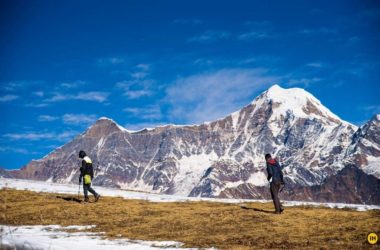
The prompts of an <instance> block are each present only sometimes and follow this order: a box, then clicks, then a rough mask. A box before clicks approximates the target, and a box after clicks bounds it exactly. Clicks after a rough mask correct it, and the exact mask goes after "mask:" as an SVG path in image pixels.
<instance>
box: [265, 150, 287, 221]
mask: <svg viewBox="0 0 380 250" xmlns="http://www.w3.org/2000/svg"><path fill="white" fill-rule="evenodd" d="M265 161H266V163H267V172H268V177H267V178H268V181H269V183H270V194H271V196H272V200H273V204H274V208H275V209H276V211H275V213H276V214H280V213H282V212H283V211H284V209H283V208H282V207H281V203H280V199H279V198H278V192H279V190H280V188H281V185H283V184H284V176H283V174H282V167H281V166H280V164H279V163H278V162H277V161H276V160H275V159H273V158H272V156H271V155H270V154H266V155H265Z"/></svg>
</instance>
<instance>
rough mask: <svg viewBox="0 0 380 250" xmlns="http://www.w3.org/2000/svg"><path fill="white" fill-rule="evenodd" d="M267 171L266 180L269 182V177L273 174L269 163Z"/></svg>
mask: <svg viewBox="0 0 380 250" xmlns="http://www.w3.org/2000/svg"><path fill="white" fill-rule="evenodd" d="M267 172H268V176H267V179H268V181H269V182H270V179H271V178H272V176H273V169H272V168H271V167H270V166H269V165H267Z"/></svg>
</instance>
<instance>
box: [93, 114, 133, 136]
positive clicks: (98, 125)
mask: <svg viewBox="0 0 380 250" xmlns="http://www.w3.org/2000/svg"><path fill="white" fill-rule="evenodd" d="M114 132H128V130H126V129H125V128H123V127H122V126H120V125H119V124H117V123H116V122H115V121H114V120H112V119H110V118H108V117H100V118H99V119H98V120H97V121H96V122H95V124H93V125H92V126H91V127H89V128H88V129H87V131H86V134H87V135H90V136H94V137H102V136H103V135H106V134H110V133H114Z"/></svg>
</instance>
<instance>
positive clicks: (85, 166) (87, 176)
mask: <svg viewBox="0 0 380 250" xmlns="http://www.w3.org/2000/svg"><path fill="white" fill-rule="evenodd" d="M79 158H81V159H82V166H81V167H80V169H79V170H80V175H79V186H80V184H81V182H82V179H83V193H84V202H89V199H88V192H90V193H92V194H93V195H94V197H95V202H97V201H98V200H99V198H100V195H99V194H98V193H96V191H95V190H94V189H93V188H92V187H91V181H92V179H93V178H94V169H93V167H92V160H91V159H90V157H88V156H87V155H86V152H84V151H83V150H81V151H79Z"/></svg>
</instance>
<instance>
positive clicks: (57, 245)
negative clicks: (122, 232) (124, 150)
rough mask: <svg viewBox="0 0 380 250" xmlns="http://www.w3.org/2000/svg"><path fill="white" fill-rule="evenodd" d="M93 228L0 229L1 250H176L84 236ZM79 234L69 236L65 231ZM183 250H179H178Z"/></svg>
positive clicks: (161, 244) (164, 245)
mask: <svg viewBox="0 0 380 250" xmlns="http://www.w3.org/2000/svg"><path fill="white" fill-rule="evenodd" d="M91 227H93V226H84V227H81V226H68V227H61V226H58V225H49V226H5V225H1V226H0V230H1V234H2V237H1V242H0V248H1V249H7V248H10V249H13V248H15V249H52V250H54V249H57V250H58V249H59V250H60V249H62V250H65V249H82V250H85V249H89V250H93V249H135V250H142V249H144V250H145V249H162V248H165V249H178V248H180V247H181V246H182V245H183V243H180V242H175V241H140V240H133V241H132V240H127V239H117V240H107V239H103V238H102V237H101V234H99V233H91V232H85V231H83V230H86V229H89V228H91ZM70 229H75V230H80V231H81V232H75V233H69V232H65V231H64V230H70ZM181 249H182V248H181Z"/></svg>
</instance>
